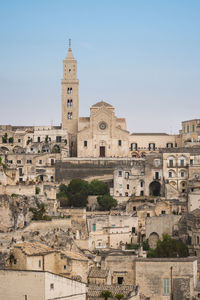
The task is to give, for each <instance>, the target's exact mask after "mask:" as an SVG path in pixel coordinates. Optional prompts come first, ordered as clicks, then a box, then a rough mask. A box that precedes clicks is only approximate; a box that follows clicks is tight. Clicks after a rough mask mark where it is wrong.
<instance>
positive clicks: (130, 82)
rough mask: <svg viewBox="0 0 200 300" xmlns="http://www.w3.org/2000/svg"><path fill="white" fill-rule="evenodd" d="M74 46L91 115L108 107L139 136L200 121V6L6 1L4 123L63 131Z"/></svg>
mask: <svg viewBox="0 0 200 300" xmlns="http://www.w3.org/2000/svg"><path fill="white" fill-rule="evenodd" d="M68 38H71V39H72V50H73V53H74V56H75V58H76V59H77V60H78V78H79V81H80V93H79V96H80V98H79V100H80V115H81V116H88V115H89V108H90V106H91V105H92V104H94V103H95V102H97V101H99V100H104V101H107V102H109V103H111V104H112V105H113V106H114V107H115V109H116V114H117V116H118V117H125V118H126V119H127V126H128V130H129V131H131V132H151V131H152V132H168V133H174V132H178V129H180V122H181V121H182V120H187V119H192V118H200V1H199V0H196V1H195V0H188V1H185V0H146V1H144V0H137V1H135V0H130V1H128V0H121V1H118V0H106V1H105V0H101V1H100V0H98V1H97V0H96V1H95V0H91V1H87V0H84V1H78V0H73V1H68V0H65V1H64V0H57V1H56V0H54V1H52V0H48V1H47V0H40V1H37V0H34V1H30V0H26V1H20V0H15V1H9V0H4V1H2V0H1V1H0V101H1V120H0V124H13V125H23V124H25V125H45V124H47V125H48V124H51V123H52V124H54V125H57V124H60V122H61V84H60V80H61V77H62V60H63V59H64V57H65V56H66V53H67V41H68Z"/></svg>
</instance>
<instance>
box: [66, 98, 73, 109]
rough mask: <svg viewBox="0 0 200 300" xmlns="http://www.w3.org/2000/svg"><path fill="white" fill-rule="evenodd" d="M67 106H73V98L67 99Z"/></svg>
mask: <svg viewBox="0 0 200 300" xmlns="http://www.w3.org/2000/svg"><path fill="white" fill-rule="evenodd" d="M67 106H68V107H72V99H68V100H67Z"/></svg>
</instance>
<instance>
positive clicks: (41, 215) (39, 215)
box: [29, 200, 51, 221]
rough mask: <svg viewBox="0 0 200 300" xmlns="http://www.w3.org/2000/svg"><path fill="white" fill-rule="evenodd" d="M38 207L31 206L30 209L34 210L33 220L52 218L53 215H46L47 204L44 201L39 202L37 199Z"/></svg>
mask: <svg viewBox="0 0 200 300" xmlns="http://www.w3.org/2000/svg"><path fill="white" fill-rule="evenodd" d="M35 203H36V207H30V208H29V211H31V212H32V214H33V217H32V220H35V221H39V220H46V221H49V220H51V217H49V216H47V215H45V213H46V204H45V203H43V202H39V201H38V200H36V202H35Z"/></svg>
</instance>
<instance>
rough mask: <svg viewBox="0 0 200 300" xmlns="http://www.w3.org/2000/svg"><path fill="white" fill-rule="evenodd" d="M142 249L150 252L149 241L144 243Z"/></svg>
mask: <svg viewBox="0 0 200 300" xmlns="http://www.w3.org/2000/svg"><path fill="white" fill-rule="evenodd" d="M142 248H143V250H144V251H148V250H149V249H150V247H149V241H148V239H147V240H146V241H143V243H142Z"/></svg>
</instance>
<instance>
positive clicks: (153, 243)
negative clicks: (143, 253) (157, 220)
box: [148, 232, 159, 249]
mask: <svg viewBox="0 0 200 300" xmlns="http://www.w3.org/2000/svg"><path fill="white" fill-rule="evenodd" d="M158 240H159V235H158V234H157V232H152V233H151V234H150V236H149V239H148V241H149V247H150V248H152V249H155V248H156V246H157V242H158Z"/></svg>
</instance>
